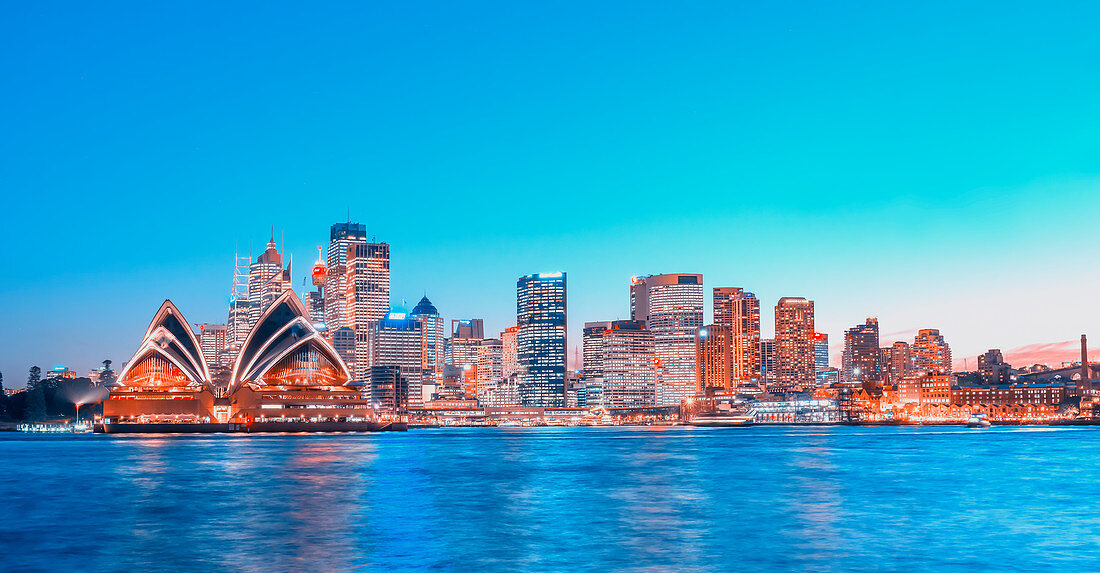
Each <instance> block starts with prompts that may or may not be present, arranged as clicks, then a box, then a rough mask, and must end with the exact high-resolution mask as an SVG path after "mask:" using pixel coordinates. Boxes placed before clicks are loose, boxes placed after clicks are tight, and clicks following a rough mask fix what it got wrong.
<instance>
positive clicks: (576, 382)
mask: <svg viewBox="0 0 1100 573" xmlns="http://www.w3.org/2000/svg"><path fill="white" fill-rule="evenodd" d="M318 251H319V255H318V259H317V261H316V262H315V263H314V265H313V267H312V269H311V270H310V271H309V276H310V279H311V281H310V282H311V286H312V288H311V289H310V290H308V291H307V292H304V293H302V294H301V301H302V306H303V307H304V308H305V309H306V312H307V313H308V316H309V319H310V320H311V321H312V326H313V328H315V329H316V331H317V332H318V333H320V336H321V337H323V338H324V339H325V341H327V342H328V343H329V345H331V347H332V349H333V350H334V352H335V353H336V354H337V355H338V356H339V357H340V359H341V361H342V362H343V363H344V364H345V365H346V366H347V369H348V372H349V374H350V376H351V378H352V381H353V383H354V385H355V386H358V387H359V388H361V391H362V394H363V398H364V399H365V400H367V401H368V402H369V403H370V404H371V406H372V407H373V408H374V409H376V410H379V411H382V412H393V413H399V412H411V411H418V410H421V411H422V410H430V409H433V408H435V409H439V408H448V407H454V408H469V407H481V408H505V407H512V406H518V407H538V408H567V407H596V406H602V407H605V408H612V409H643V408H665V407H676V406H683V405H684V404H691V403H693V402H696V401H700V400H713V399H714V397H715V396H723V397H730V396H741V397H744V398H745V399H753V400H768V399H775V397H776V396H781V397H784V399H789V398H790V397H792V396H793V397H797V396H804V397H813V396H815V395H817V396H821V395H823V394H822V392H823V391H828V390H838V391H839V390H847V391H849V392H851V391H859V392H862V393H863V394H860V396H864V397H865V396H880V397H881V396H884V395H885V396H888V397H893V398H896V399H898V400H899V401H900V402H901V403H904V401H905V400H907V399H909V398H913V397H916V398H914V399H918V400H923V401H924V403H933V402H935V401H940V402H943V403H947V402H950V401H951V398H950V396H949V393H950V392H951V389H952V388H956V389H957V388H958V385H957V384H951V383H948V384H947V386H946V387H944V386H943V384H944V380H950V375H951V366H952V357H951V349H950V347H949V346H948V344H947V342H946V341H945V340H944V337H943V336H942V335H941V334H940V332H939V331H938V330H935V329H924V330H920V331H919V332H918V333H917V334H916V336H915V337H914V338H913V340H912V341H897V342H892V343H890V344H887V345H885V346H883V345H882V344H881V341H880V331H879V324H878V320H877V319H876V318H868V319H867V320H866V321H865V322H864V323H862V324H858V325H856V326H853V327H852V328H850V329H848V330H846V331H845V332H844V333H843V336H844V338H843V354H842V356H841V359H840V361H839V362H840V367H839V368H833V367H831V366H830V360H829V340H830V338H829V335H828V334H826V333H823V332H819V331H818V330H817V328H816V325H815V321H814V301H812V300H810V299H807V298H803V297H782V298H780V299H779V300H778V301H777V302H776V303H775V305H774V308H773V310H774V313H773V317H774V327H775V328H774V336H773V337H771V338H767V339H765V338H762V335H761V322H762V316H761V304H760V300H759V299H758V298H757V297H756V295H755V294H753V293H752V292H749V291H747V290H745V289H744V288H742V287H714V288H711V289H710V290H709V293H708V291H707V290H706V289H705V288H704V284H703V276H702V275H701V274H695V273H678V274H655V275H646V276H637V277H634V278H632V279H631V280H630V281H629V284H625V285H624V295H628V298H627V297H626V296H624V301H623V302H624V306H626V305H628V308H629V319H628V320H602V321H588V322H585V323H584V326H583V328H582V329H581V336H582V340H581V341H580V343H579V345H576V346H579V347H580V350H581V352H582V356H580V357H578V360H577V363H576V364H574V365H573V366H574V368H575V369H571V368H570V364H569V362H568V356H569V348H570V346H569V338H568V326H569V322H568V310H569V309H568V296H567V294H568V288H567V276H566V273H564V272H550V273H537V274H530V275H525V276H521V277H519V278H518V279H517V281H516V315H515V316H516V319H515V323H514V324H512V325H511V326H508V327H507V328H505V329H504V330H503V331H501V332H499V333H495V334H492V335H488V336H487V334H486V332H485V325H484V321H483V320H482V319H479V318H473V317H469V318H455V319H451V320H450V321H449V322H445V321H444V319H443V317H442V316H441V314H440V312H439V310H438V309H437V308H436V307H435V305H433V304H432V302H431V301H430V300H429V299H428V297H427V296H424V297H423V298H422V299H420V301H419V302H418V303H417V304H416V305H415V307H414V308H413V309H412V310H411V311H407V312H406V311H404V310H398V309H395V308H393V307H392V306H391V303H390V301H391V295H390V246H389V245H388V244H387V243H385V242H379V241H376V240H374V239H373V238H371V239H368V236H367V232H366V227H365V225H362V224H359V223H352V222H346V223H337V224H334V225H332V226H331V228H330V232H329V243H328V245H327V249H326V248H325V247H319V249H318ZM290 276H291V268H290V262H289V261H287V262H286V263H285V264H284V262H283V256H282V255H281V254H280V253H279V250H278V247H277V245H276V243H275V240H274V234H273V236H272V239H271V240H270V241H269V242H268V243H267V245H266V248H265V250H264V252H263V253H262V254H260V255H259V256H258V257H256V258H255V259H252V258H250V257H249V258H244V257H237V263H236V266H235V273H234V279H233V286H232V289H231V296H230V303H229V312H228V317H227V323H226V324H209V323H206V324H199V325H197V326H198V333H199V338H200V343H201V347H202V353H203V355H204V356H205V357H206V359H207V360H208V361H209V368H210V371H211V373H212V374H211V375H212V378H213V380H214V381H215V382H217V381H218V379H219V375H218V373H219V372H229V371H230V370H231V369H232V367H233V366H234V364H235V362H236V361H237V357H238V355H239V353H240V352H241V349H242V344H243V343H244V341H245V340H246V338H247V336H248V334H249V333H250V332H252V330H253V329H254V327H255V325H256V321H257V320H258V319H259V317H261V316H263V315H264V313H265V312H266V311H267V310H268V308H269V307H270V305H271V304H272V303H273V302H274V301H276V300H278V299H279V297H280V296H281V295H282V294H283V293H285V292H287V291H290V290H292V288H291V278H290ZM708 295H709V298H710V304H711V305H712V309H713V315H712V316H713V320H712V322H711V323H710V324H706V323H705V321H704V306H705V303H706V299H707V298H708ZM977 366H978V370H977V373H978V375H980V377H981V381H982V382H984V383H986V384H992V383H1001V384H1009V383H1011V382H1012V380H1010V372H1015V371H1011V370H1010V368H1009V367H1008V366H1007V365H1006V364H1004V360H1003V358H1002V357H1001V356H1000V352H999V351H995V350H991V351H990V352H988V353H986V354H985V355H983V356H982V357H980V358H979V360H978V365H977ZM945 377H946V378H945ZM922 387H925V394H924V396H923V398H920V397H919V395H920V388H922ZM826 393H827V392H826ZM836 395H837V393H836V392H834V394H833V396H834V397H835V396H836ZM966 395H967V396H969V395H973V391H970V393H969V394H966ZM769 397H770V398H769Z"/></svg>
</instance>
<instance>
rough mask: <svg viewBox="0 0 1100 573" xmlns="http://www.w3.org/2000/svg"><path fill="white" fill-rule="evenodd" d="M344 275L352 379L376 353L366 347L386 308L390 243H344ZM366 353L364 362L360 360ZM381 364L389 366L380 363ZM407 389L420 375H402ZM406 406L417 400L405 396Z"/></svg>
mask: <svg viewBox="0 0 1100 573" xmlns="http://www.w3.org/2000/svg"><path fill="white" fill-rule="evenodd" d="M344 278H345V281H344V283H345V287H344V288H345V290H344V300H345V307H344V308H345V310H344V321H345V322H346V323H347V326H349V327H351V328H352V330H354V331H355V354H356V356H357V357H358V358H359V360H358V361H357V362H356V372H355V378H356V380H362V379H364V378H365V377H366V376H367V373H368V371H369V368H370V367H371V366H374V363H371V362H369V360H373V359H374V357H375V356H376V354H375V353H374V352H372V351H371V350H370V342H369V333H370V331H371V328H372V327H373V325H374V324H375V323H376V322H378V321H379V320H381V319H382V318H385V317H386V316H387V314H388V312H389V308H390V246H389V245H388V244H386V243H365V242H353V243H351V244H349V245H348V252H347V266H346V270H345V274H344ZM402 318H404V317H402ZM363 357H367V360H368V362H364V361H363ZM382 366H391V365H390V364H382ZM406 379H407V380H408V382H409V392H410V393H412V392H414V391H415V392H419V391H420V377H419V376H418V377H417V378H416V379H415V380H414V379H413V378H412V377H411V376H406ZM409 407H410V408H414V407H419V402H418V401H417V400H414V398H413V397H412V396H411V394H410V397H409Z"/></svg>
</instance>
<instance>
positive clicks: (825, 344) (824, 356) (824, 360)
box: [814, 332, 829, 372]
mask: <svg viewBox="0 0 1100 573" xmlns="http://www.w3.org/2000/svg"><path fill="white" fill-rule="evenodd" d="M828 369H829V335H828V334H825V333H824V332H815V333H814V371H815V372H823V371H825V370H828Z"/></svg>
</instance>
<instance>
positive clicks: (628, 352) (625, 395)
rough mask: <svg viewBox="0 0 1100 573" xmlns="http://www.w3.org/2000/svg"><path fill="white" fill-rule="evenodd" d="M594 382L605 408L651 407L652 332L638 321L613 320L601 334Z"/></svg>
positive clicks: (654, 374) (653, 384)
mask: <svg viewBox="0 0 1100 573" xmlns="http://www.w3.org/2000/svg"><path fill="white" fill-rule="evenodd" d="M602 338H603V341H602V343H601V344H600V360H599V370H600V372H601V376H599V377H595V378H594V379H595V380H602V383H598V386H597V387H599V388H600V395H601V400H602V404H603V405H604V406H607V407H609V408H643V407H648V406H653V405H654V403H655V402H656V397H657V368H656V364H655V362H656V354H655V353H654V338H653V333H652V332H651V331H650V330H649V329H648V328H647V327H646V324H645V322H643V321H639V320H616V321H613V322H611V323H610V324H609V327H608V328H606V329H605V330H604V331H603V335H602Z"/></svg>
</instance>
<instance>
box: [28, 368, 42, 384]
mask: <svg viewBox="0 0 1100 573" xmlns="http://www.w3.org/2000/svg"><path fill="white" fill-rule="evenodd" d="M41 381H42V369H41V368H39V367H37V366H31V371H30V374H29V375H28V376H27V390H30V389H32V388H34V387H35V386H38V383H39V382H41Z"/></svg>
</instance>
